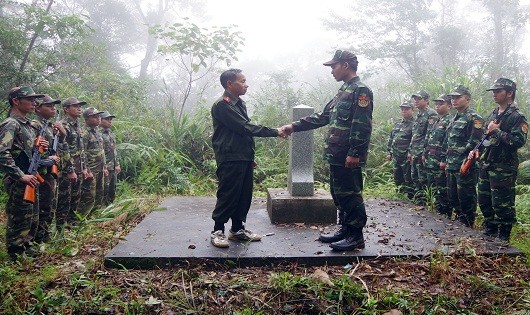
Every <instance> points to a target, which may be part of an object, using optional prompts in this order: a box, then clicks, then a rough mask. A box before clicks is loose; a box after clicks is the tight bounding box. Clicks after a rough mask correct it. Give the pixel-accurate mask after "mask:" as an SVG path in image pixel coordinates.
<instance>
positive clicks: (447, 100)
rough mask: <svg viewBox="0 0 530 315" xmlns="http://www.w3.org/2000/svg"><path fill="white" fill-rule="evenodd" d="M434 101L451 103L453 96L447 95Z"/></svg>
mask: <svg viewBox="0 0 530 315" xmlns="http://www.w3.org/2000/svg"><path fill="white" fill-rule="evenodd" d="M433 101H435V102H445V103H451V96H449V95H447V94H442V95H440V96H438V98H435V99H434V100H433Z"/></svg>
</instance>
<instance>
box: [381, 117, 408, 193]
mask: <svg viewBox="0 0 530 315" xmlns="http://www.w3.org/2000/svg"><path fill="white" fill-rule="evenodd" d="M413 125H414V118H413V117H411V118H409V119H405V118H403V119H402V120H401V121H398V122H396V123H395V124H394V126H393V128H392V131H391V132H390V137H389V138H388V143H387V151H388V154H389V155H390V156H391V157H392V164H393V174H394V183H395V184H396V186H397V187H398V190H399V192H401V193H405V194H406V195H407V197H408V198H409V199H412V198H413V197H414V188H413V185H412V178H411V171H410V163H409V161H408V160H407V155H408V153H409V146H410V140H411V139H412V126H413Z"/></svg>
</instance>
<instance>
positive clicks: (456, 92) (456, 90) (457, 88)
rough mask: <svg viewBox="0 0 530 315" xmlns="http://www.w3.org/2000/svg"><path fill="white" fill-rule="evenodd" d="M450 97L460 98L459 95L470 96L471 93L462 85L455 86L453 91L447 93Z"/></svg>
mask: <svg viewBox="0 0 530 315" xmlns="http://www.w3.org/2000/svg"><path fill="white" fill-rule="evenodd" d="M448 95H450V96H460V95H467V96H471V92H469V89H468V88H467V87H465V86H463V85H462V84H460V85H457V86H455V87H454V88H453V91H452V92H451V93H449V94H448Z"/></svg>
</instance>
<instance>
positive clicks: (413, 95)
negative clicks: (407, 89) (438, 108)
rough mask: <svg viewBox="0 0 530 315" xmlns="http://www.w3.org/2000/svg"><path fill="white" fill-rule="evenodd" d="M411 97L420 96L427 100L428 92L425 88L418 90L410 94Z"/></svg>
mask: <svg viewBox="0 0 530 315" xmlns="http://www.w3.org/2000/svg"><path fill="white" fill-rule="evenodd" d="M412 97H421V98H423V99H426V100H428V99H429V93H427V91H425V90H419V91H418V92H416V93H414V94H412Z"/></svg>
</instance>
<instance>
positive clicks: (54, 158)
mask: <svg viewBox="0 0 530 315" xmlns="http://www.w3.org/2000/svg"><path fill="white" fill-rule="evenodd" d="M49 158H50V159H52V160H53V162H54V163H55V165H58V164H59V162H60V161H61V158H60V157H58V156H57V155H51V156H49Z"/></svg>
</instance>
